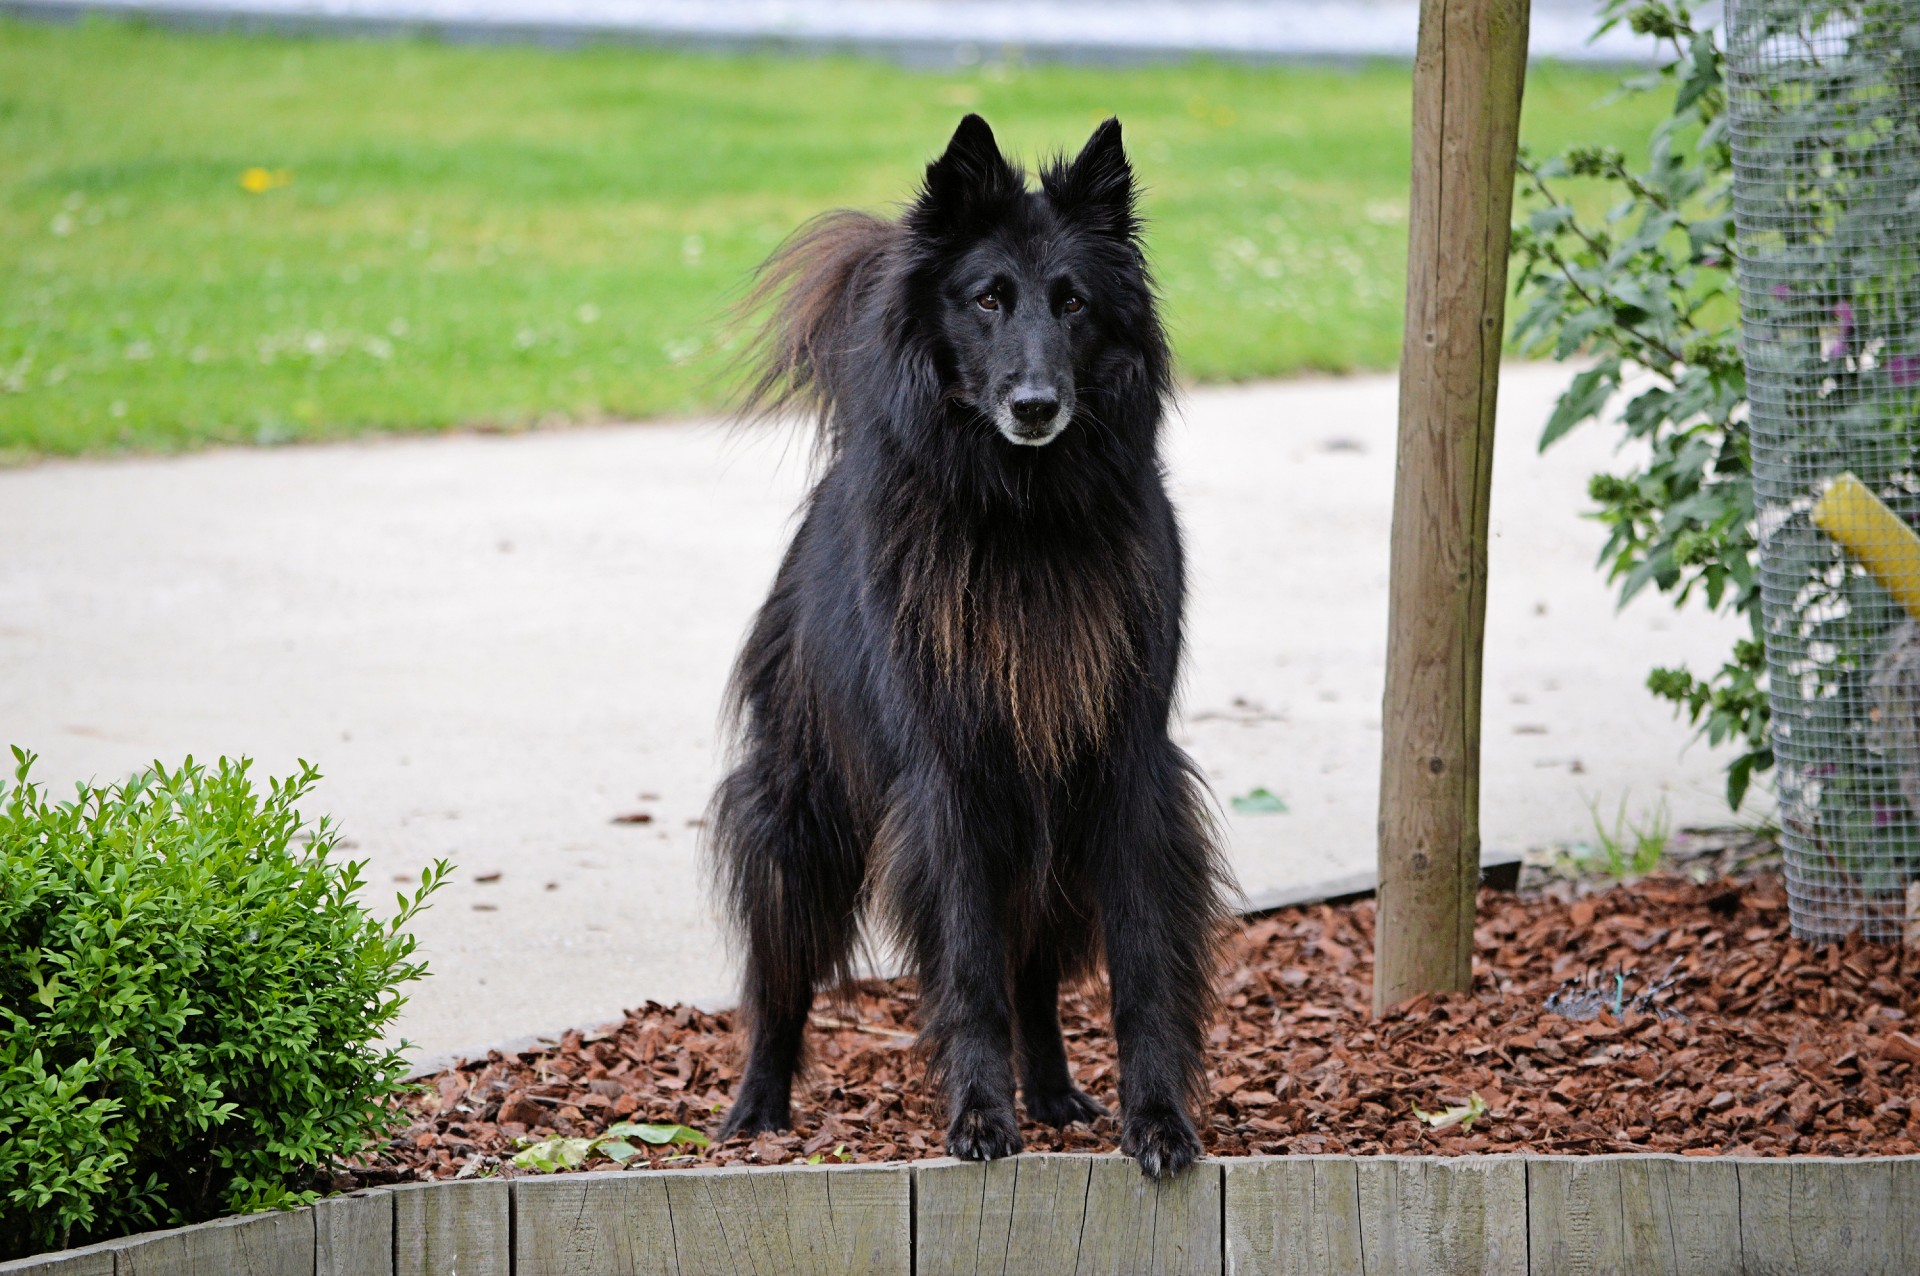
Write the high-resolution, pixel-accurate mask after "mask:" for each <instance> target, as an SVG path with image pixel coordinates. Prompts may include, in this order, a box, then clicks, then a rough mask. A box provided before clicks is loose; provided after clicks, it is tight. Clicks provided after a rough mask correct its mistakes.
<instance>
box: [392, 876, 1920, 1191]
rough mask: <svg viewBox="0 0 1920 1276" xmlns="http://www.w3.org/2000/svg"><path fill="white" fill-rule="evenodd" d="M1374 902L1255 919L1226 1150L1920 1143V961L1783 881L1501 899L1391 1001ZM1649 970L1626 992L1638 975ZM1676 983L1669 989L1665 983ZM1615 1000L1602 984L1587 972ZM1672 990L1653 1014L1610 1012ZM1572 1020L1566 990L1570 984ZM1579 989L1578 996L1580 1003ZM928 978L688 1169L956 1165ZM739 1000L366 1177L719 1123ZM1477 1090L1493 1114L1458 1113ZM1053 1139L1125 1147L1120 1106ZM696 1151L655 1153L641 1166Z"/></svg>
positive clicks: (1100, 1030)
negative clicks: (773, 1110) (1467, 977)
mask: <svg viewBox="0 0 1920 1276" xmlns="http://www.w3.org/2000/svg"><path fill="white" fill-rule="evenodd" d="M1373 917H1374V906H1373V903H1372V901H1371V900H1362V901H1358V902H1355V903H1351V904H1343V905H1324V904H1323V905H1316V906H1311V907H1305V908H1294V909H1287V910H1285V911H1283V912H1279V913H1276V914H1274V915H1272V916H1270V917H1266V918H1262V919H1258V920H1251V921H1247V922H1243V923H1242V924H1241V925H1240V926H1239V928H1238V930H1237V931H1236V933H1235V935H1234V936H1233V939H1232V941H1231V943H1230V945H1229V949H1228V957H1227V962H1226V970H1225V973H1224V975H1223V978H1222V980H1221V989H1222V994H1223V997H1222V1006H1221V1014H1220V1016H1219V1018H1218V1020H1217V1021H1216V1023H1215V1025H1214V1028H1213V1033H1212V1046H1211V1050H1210V1052H1209V1057H1208V1066H1209V1073H1210V1080H1211V1086H1212V1090H1211V1095H1210V1099H1209V1106H1208V1109H1207V1111H1206V1113H1205V1118H1206V1120H1205V1129H1204V1131H1203V1138H1204V1139H1205V1141H1206V1143H1207V1147H1208V1151H1210V1152H1211V1153H1213V1154H1215V1155H1241V1154H1246V1153H1256V1152H1272V1153H1285V1152H1295V1153H1299V1152H1345V1153H1355V1154H1367V1153H1416V1152H1417V1153H1441V1154H1455V1153H1466V1152H1559V1153H1596V1152H1627V1151H1648V1152H1683V1153H1688V1154H1701V1155H1721V1154H1734V1155H1758V1156H1780V1155H1786V1154H1790V1153H1818V1154H1823V1155H1834V1156H1864V1155H1885V1154H1895V1153H1911V1152H1916V1151H1920V1027H1916V1025H1915V1023H1914V1016H1915V1015H1920V952H1916V951H1910V950H1906V949H1903V948H1901V947H1899V946H1897V945H1896V946H1884V945H1874V944H1870V943H1866V942H1864V941H1859V940H1849V941H1848V942H1846V943H1844V944H1835V945H1831V946H1828V947H1824V948H1814V947H1811V946H1809V945H1807V944H1803V943H1801V942H1799V941H1797V940H1794V939H1793V938H1791V937H1790V935H1789V933H1788V927H1787V906H1786V895H1785V892H1784V890H1783V888H1782V886H1781V884H1780V881H1779V879H1778V878H1777V877H1771V876H1768V877H1760V878H1755V879H1752V880H1746V881H1735V880H1722V881H1717V882H1711V883H1707V884H1704V885H1702V884H1695V883H1693V882H1690V881H1687V880H1684V879H1681V878H1677V877H1661V878H1649V879H1647V880H1645V881H1642V882H1639V883H1637V884H1634V885H1631V886H1621V887H1615V888H1613V889H1611V890H1608V891H1606V892H1604V893H1600V894H1593V895H1588V896H1585V897H1583V898H1574V899H1564V898H1554V897H1551V896H1548V895H1544V894H1535V895H1532V896H1516V895H1511V894H1500V893H1494V892H1490V891H1489V892H1483V893H1482V894H1481V897H1480V919H1479V925H1478V928H1477V930H1476V932H1475V940H1476V952H1477V954H1478V956H1477V957H1476V959H1475V963H1474V991H1473V992H1472V993H1471V994H1466V995H1451V996H1442V997H1432V998H1422V999H1420V1000H1417V1001H1414V1002H1412V1003H1409V1004H1408V1005H1406V1006H1404V1007H1402V1008H1400V1009H1399V1010H1396V1011H1395V1012H1393V1013H1392V1014H1390V1015H1388V1016H1387V1017H1386V1018H1385V1019H1382V1020H1379V1021H1375V1020H1373V1019H1372V1018H1371V1016H1370V1013H1369V1010H1370V1004H1369V997H1370V995H1371V994H1370V979H1371V975H1372V965H1373V962H1372V948H1373ZM1620 971H1624V972H1627V975H1626V979H1625V983H1624V986H1622V985H1620V984H1619V983H1618V982H1617V981H1616V979H1615V977H1614V973H1615V972H1620ZM1666 979H1670V980H1671V984H1670V985H1669V986H1666V987H1665V988H1664V990H1658V989H1659V987H1660V985H1661V983H1662V981H1663V980H1666ZM1583 987H1591V988H1593V989H1596V990H1597V991H1594V992H1591V993H1588V994H1585V995H1580V989H1582V988H1583ZM1650 987H1652V988H1655V989H1656V991H1655V992H1654V995H1653V996H1652V998H1651V1001H1650V1004H1651V1006H1652V1007H1653V1008H1652V1009H1649V1010H1632V1009H1629V1010H1627V1011H1626V1012H1625V1013H1624V1014H1622V1015H1620V1016H1618V1017H1616V1016H1615V1015H1614V1014H1613V1013H1611V1011H1610V1010H1605V1009H1602V1010H1600V1011H1599V1012H1598V1013H1597V1014H1596V1013H1593V1009H1594V1004H1596V1003H1610V1002H1611V1001H1612V1000H1613V998H1614V995H1615V993H1616V991H1619V992H1621V993H1622V994H1623V996H1624V997H1625V998H1626V999H1628V1000H1631V999H1632V998H1634V997H1635V995H1636V994H1639V993H1641V992H1643V991H1645V990H1647V989H1649V988H1650ZM1570 989H1571V990H1573V991H1574V993H1575V994H1576V995H1575V996H1574V998H1573V1000H1574V1001H1575V1002H1576V1003H1581V1002H1584V1003H1587V1004H1586V1007H1585V1010H1584V1011H1583V1010H1582V1008H1581V1006H1580V1005H1579V1004H1576V1005H1574V1006H1573V1007H1571V1009H1572V1011H1573V1013H1575V1014H1579V1013H1588V1014H1590V1015H1591V1017H1589V1018H1585V1019H1582V1018H1576V1017H1569V1016H1567V1015H1563V1014H1560V1013H1556V1012H1555V1010H1554V1009H1552V1008H1550V1005H1549V1002H1550V999H1552V998H1554V997H1555V995H1556V994H1560V995H1562V996H1563V997H1564V996H1565V994H1567V993H1568V991H1569V990H1570ZM1098 1000H1099V990H1098V989H1097V988H1096V989H1093V990H1090V991H1089V992H1088V993H1075V994H1070V995H1069V996H1068V997H1066V998H1065V1001H1064V1005H1063V1019H1064V1022H1065V1025H1066V1034H1067V1046H1068V1051H1069V1053H1070V1055H1071V1056H1072V1060H1073V1068H1074V1075H1075V1077H1076V1078H1077V1080H1078V1081H1079V1083H1080V1085H1081V1086H1082V1087H1083V1088H1085V1089H1087V1090H1088V1091H1089V1092H1090V1093H1092V1094H1093V1095H1094V1096H1095V1097H1096V1098H1098V1099H1100V1100H1101V1101H1102V1102H1104V1103H1106V1104H1107V1105H1108V1107H1110V1108H1112V1107H1114V1106H1115V1098H1114V1061H1113V1046H1112V1041H1111V1038H1110V1037H1109V1035H1108V1030H1107V1024H1106V1020H1105V1018H1104V1015H1103V1014H1101V1013H1100V1007H1099V1005H1098V1004H1097V1002H1098ZM1554 1004H1560V1003H1559V1002H1557V1001H1556V1002H1555V1003H1554ZM913 1006H914V998H913V990H912V986H911V984H910V982H908V981H904V980H895V981H887V982H878V981H876V982H872V983H868V984H864V985H862V986H861V987H859V988H858V989H857V990H856V992H855V995H854V996H853V999H852V1001H851V1004H850V1005H847V1006H843V1007H840V1008H822V1009H819V1010H817V1011H816V1013H815V1016H814V1020H813V1024H814V1031H813V1032H812V1033H811V1034H810V1047H811V1050H812V1054H813V1065H812V1070H811V1072H810V1074H809V1076H808V1078H807V1080H806V1081H805V1082H803V1084H802V1085H801V1087H800V1088H799V1090H798V1091H797V1093H796V1096H795V1108H794V1114H795V1118H796V1120H797V1121H798V1123H799V1128H798V1129H797V1130H795V1131H794V1132H792V1133H790V1134H786V1135H779V1136H774V1135H763V1136H761V1137H759V1138H757V1139H754V1140H753V1141H751V1142H748V1141H745V1140H736V1141H735V1142H732V1143H729V1144H726V1145H717V1146H714V1147H711V1148H706V1149H695V1151H696V1152H697V1157H696V1158H695V1160H694V1161H691V1162H689V1161H684V1160H683V1161H680V1162H677V1163H678V1164H688V1163H699V1164H778V1163H781V1162H788V1161H793V1160H799V1159H805V1158H807V1157H808V1156H810V1155H815V1154H822V1155H825V1156H827V1157H834V1156H835V1155H836V1153H837V1155H838V1156H839V1157H840V1158H841V1159H847V1160H857V1161H891V1160H903V1159H911V1158H915V1157H924V1156H938V1155H941V1154H942V1147H941V1131H942V1130H943V1129H944V1124H943V1120H942V1116H941V1113H940V1110H939V1106H938V1103H937V1101H936V1098H935V1096H934V1095H933V1094H932V1092H931V1091H930V1089H929V1087H928V1086H927V1084H926V1073H925V1069H924V1066H923V1064H922V1061H921V1059H920V1057H919V1055H918V1054H917V1052H916V1050H915V1049H914V1046H913V1040H912V1035H911V1033H912V1028H913V1022H912V1020H913ZM732 1029H733V1023H732V1017H731V1016H730V1015H727V1014H719V1015H714V1014H706V1013H703V1012H700V1011H697V1010H693V1009H691V1008H689V1007H685V1006H661V1005H657V1004H651V1003H650V1004H648V1005H647V1006H644V1007H642V1008H641V1009H639V1010H636V1011H633V1012H631V1013H630V1014H628V1016H627V1017H626V1019H625V1020H624V1021H623V1022H620V1023H616V1024H609V1025H606V1026H604V1027H603V1028H601V1029H598V1030H596V1031H592V1032H586V1033H579V1032H570V1033H568V1034H567V1035H566V1037H565V1038H564V1039H563V1040H562V1041H561V1042H560V1043H558V1044H557V1045H556V1046H555V1047H554V1048H553V1049H551V1050H548V1051H545V1052H538V1053H535V1052H527V1053H521V1054H516V1055H512V1056H504V1057H503V1056H502V1055H501V1054H500V1053H499V1052H497V1051H496V1052H494V1053H492V1054H491V1055H489V1056H488V1057H487V1058H486V1059H479V1060H473V1061H471V1062H468V1063H466V1064H465V1065H463V1066H461V1067H458V1068H454V1069H451V1070H448V1071H446V1072H442V1073H440V1074H438V1075H436V1076H434V1077H431V1078H428V1079H427V1083H426V1089H425V1090H424V1091H423V1093H422V1094H420V1095H419V1096H418V1097H416V1098H414V1099H412V1100H410V1101H409V1102H408V1103H407V1105H406V1107H407V1112H408V1115H409V1117H410V1118H411V1124H410V1125H409V1126H408V1127H407V1129H406V1130H405V1132H404V1133H402V1134H401V1135H400V1136H399V1137H398V1138H396V1139H395V1140H394V1142H393V1143H392V1145H391V1146H390V1147H389V1148H387V1149H386V1150H385V1151H384V1152H383V1153H382V1154H381V1155H380V1156H379V1157H378V1158H376V1159H375V1160H374V1161H373V1162H372V1163H371V1164H369V1165H368V1166H366V1167H365V1168H364V1169H363V1170H361V1171H359V1172H358V1174H357V1177H358V1178H359V1179H360V1180H361V1181H363V1182H384V1181H393V1180H395V1179H407V1178H443V1177H448V1176H452V1175H456V1174H461V1173H465V1174H473V1173H476V1172H479V1171H481V1170H489V1171H491V1170H494V1169H495V1167H500V1169H501V1171H502V1172H505V1173H512V1172H513V1170H512V1167H511V1166H503V1165H502V1162H503V1161H504V1160H505V1158H507V1157H510V1156H511V1155H512V1154H513V1152H514V1151H515V1150H516V1149H517V1148H518V1147H519V1146H520V1141H521V1140H524V1139H527V1138H541V1137H545V1136H548V1135H552V1134H567V1135H589V1134H595V1133H598V1132H599V1131H600V1130H602V1129H604V1128H605V1126H606V1125H608V1124H609V1123H611V1122H613V1121H615V1120H620V1119H631V1120H636V1121H655V1122H680V1123H685V1124H689V1125H693V1126H696V1127H700V1128H703V1129H707V1130H711V1129H712V1128H713V1126H714V1125H715V1124H717V1115H716V1114H717V1113H718V1112H720V1111H722V1110H724V1108H725V1105H726V1104H727V1102H728V1099H729V1093H730V1090H731V1087H732V1086H733V1084H734V1083H735V1081H736V1080H737V1079H738V1076H739V1072H738V1059H739V1043H738V1040H737V1038H736V1037H735V1036H734V1034H733V1031H732ZM1471 1093H1477V1094H1478V1095H1479V1096H1480V1098H1481V1099H1482V1100H1483V1101H1484V1102H1485V1104H1486V1107H1487V1112H1486V1114H1485V1115H1484V1116H1482V1117H1480V1118H1479V1119H1478V1120H1477V1121H1476V1122H1474V1123H1473V1125H1472V1127H1471V1128H1470V1129H1464V1130H1463V1129H1460V1128H1458V1127H1455V1128H1450V1129H1445V1130H1438V1131H1436V1130H1431V1129H1429V1128H1427V1127H1426V1126H1425V1125H1423V1124H1422V1122H1421V1121H1419V1120H1418V1119H1417V1118H1416V1117H1415V1116H1414V1114H1413V1110H1412V1109H1413V1107H1414V1106H1415V1105H1418V1106H1419V1107H1420V1108H1422V1109H1426V1110H1428V1111H1430V1112H1431V1111H1434V1110H1437V1109H1441V1108H1444V1107H1446V1106H1448V1105H1453V1104H1460V1103H1464V1102H1466V1101H1467V1099H1468V1096H1469V1094H1471ZM1024 1133H1025V1136H1026V1141H1027V1147H1028V1148H1029V1149H1030V1150H1049V1151H1112V1150H1113V1149H1114V1148H1115V1147H1116V1146H1117V1143H1118V1128H1117V1124H1116V1122H1115V1121H1114V1119H1113V1118H1111V1117H1108V1118H1105V1119H1103V1120H1101V1121H1100V1122H1098V1123H1097V1124H1095V1125H1094V1126H1092V1127H1091V1128H1080V1127H1076V1128H1074V1129H1071V1130H1068V1131H1064V1132H1061V1131H1055V1130H1052V1129H1049V1128H1046V1127H1043V1126H1036V1125H1033V1124H1031V1123H1028V1124H1027V1125H1026V1126H1025V1127H1024ZM684 1151H685V1149H666V1148H660V1149H650V1150H649V1155H650V1156H651V1158H652V1159H651V1161H650V1162H649V1161H648V1160H647V1159H646V1158H642V1159H641V1160H640V1161H639V1162H636V1163H635V1165H634V1167H632V1168H640V1167H643V1166H645V1165H647V1164H652V1165H660V1164H662V1163H664V1162H665V1161H666V1159H667V1158H668V1157H669V1156H671V1155H673V1154H675V1153H676V1152H684Z"/></svg>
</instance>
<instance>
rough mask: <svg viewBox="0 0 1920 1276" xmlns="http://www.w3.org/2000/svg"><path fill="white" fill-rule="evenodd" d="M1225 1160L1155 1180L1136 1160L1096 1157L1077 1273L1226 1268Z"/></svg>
mask: <svg viewBox="0 0 1920 1276" xmlns="http://www.w3.org/2000/svg"><path fill="white" fill-rule="evenodd" d="M1220 1178H1221V1175H1220V1163H1219V1162H1218V1161H1202V1162H1200V1163H1199V1164H1198V1165H1196V1166H1194V1167H1193V1168H1192V1169H1191V1170H1188V1171H1187V1172H1186V1173H1185V1174H1182V1175H1181V1176H1180V1177H1179V1178H1176V1179H1174V1180H1172V1181H1171V1182H1165V1183H1156V1182H1154V1181H1152V1180H1150V1179H1148V1178H1147V1177H1146V1176H1145V1175H1143V1174H1141V1173H1140V1167H1139V1165H1138V1164H1136V1163H1135V1162H1134V1161H1133V1160H1132V1159H1131V1158H1130V1157H1123V1156H1103V1157H1096V1158H1094V1159H1093V1168H1092V1170H1091V1172H1090V1173H1089V1174H1088V1178H1087V1211H1086V1215H1085V1218H1084V1219H1083V1220H1082V1230H1081V1233H1080V1252H1079V1255H1078V1258H1077V1260H1076V1262H1075V1264H1074V1269H1073V1270H1074V1273H1075V1276H1109V1273H1113V1274H1118V1273H1128V1274H1129V1276H1132V1274H1134V1273H1138V1274H1139V1276H1149V1274H1151V1276H1203V1274H1212V1273H1218V1272H1219V1271H1220V1270H1221V1255H1220V1191H1221V1185H1220Z"/></svg>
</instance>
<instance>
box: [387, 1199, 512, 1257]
mask: <svg viewBox="0 0 1920 1276" xmlns="http://www.w3.org/2000/svg"><path fill="white" fill-rule="evenodd" d="M390 1195H391V1196H392V1198H393V1270H394V1276H509V1273H510V1272H511V1270H512V1266H511V1261H510V1260H511V1256H510V1255H509V1253H508V1251H507V1238H508V1236H509V1235H510V1233H511V1228H512V1223H511V1211H512V1202H511V1194H510V1191H509V1189H508V1186H507V1184H506V1183H504V1182H502V1181H500V1180H497V1179H468V1180H466V1181H465V1182H447V1181H444V1180H443V1181H441V1182H438V1183H409V1184H406V1185H404V1186H401V1187H396V1188H393V1189H392V1190H391V1193H390Z"/></svg>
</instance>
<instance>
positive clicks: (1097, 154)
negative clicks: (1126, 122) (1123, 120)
mask: <svg viewBox="0 0 1920 1276" xmlns="http://www.w3.org/2000/svg"><path fill="white" fill-rule="evenodd" d="M1041 185H1042V187H1043V188H1044V189H1045V190H1046V192H1047V196H1048V198H1049V199H1051V200H1052V201H1053V205H1054V207H1055V208H1058V209H1059V210H1060V211H1061V212H1062V213H1065V214H1066V215H1068V216H1069V217H1074V218H1077V219H1078V220H1080V221H1082V222H1084V223H1086V224H1087V225H1089V226H1092V227H1093V228H1094V229H1096V230H1101V231H1106V232H1107V233H1109V234H1114V235H1118V236H1121V237H1122V238H1128V237H1131V236H1132V235H1134V234H1135V233H1136V232H1137V231H1138V230H1139V228H1140V226H1139V222H1138V220H1137V219H1136V218H1135V217H1134V213H1133V205H1134V198H1135V194H1136V188H1135V186H1134V182H1133V165H1132V164H1130V163H1128V162H1127V151H1126V148H1125V147H1124V146H1122V145H1121V144H1120V121H1119V120H1118V119H1117V118H1115V117H1112V116H1109V117H1107V119H1106V120H1105V121H1103V122H1102V123H1101V125H1100V127H1099V128H1097V129H1095V130H1093V136H1092V137H1090V138H1088V139H1087V144H1086V145H1085V146H1083V147H1081V148H1080V154H1079V155H1078V156H1076V157H1075V158H1074V161H1073V163H1071V164H1056V165H1054V166H1053V167H1052V168H1050V169H1049V170H1048V171H1047V173H1046V175H1045V177H1044V178H1043V179H1042V183H1041Z"/></svg>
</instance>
